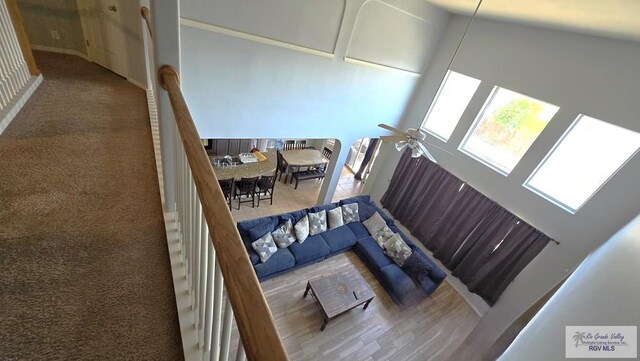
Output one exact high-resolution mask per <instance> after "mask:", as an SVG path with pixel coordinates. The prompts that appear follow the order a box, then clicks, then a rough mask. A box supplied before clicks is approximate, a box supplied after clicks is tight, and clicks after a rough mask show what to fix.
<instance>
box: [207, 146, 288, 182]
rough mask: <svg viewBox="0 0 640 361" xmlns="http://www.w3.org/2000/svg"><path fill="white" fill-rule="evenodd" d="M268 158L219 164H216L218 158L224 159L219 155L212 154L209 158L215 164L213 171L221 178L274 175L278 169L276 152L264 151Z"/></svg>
mask: <svg viewBox="0 0 640 361" xmlns="http://www.w3.org/2000/svg"><path fill="white" fill-rule="evenodd" d="M262 154H263V155H264V156H265V157H266V158H267V160H265V161H262V162H254V163H242V164H235V165H227V166H219V165H216V164H217V163H218V162H217V160H219V159H222V157H219V156H210V157H209V159H210V161H211V164H212V165H213V172H214V173H215V174H216V177H217V178H218V179H219V180H224V179H231V178H233V179H235V180H240V179H241V178H253V177H259V176H261V175H273V174H274V173H275V171H276V153H275V152H263V153H262Z"/></svg>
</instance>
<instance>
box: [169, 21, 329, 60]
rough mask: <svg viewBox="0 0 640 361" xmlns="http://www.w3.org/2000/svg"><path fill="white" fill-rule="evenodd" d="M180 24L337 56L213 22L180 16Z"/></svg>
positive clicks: (308, 51)
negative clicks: (208, 22) (213, 23)
mask: <svg viewBox="0 0 640 361" xmlns="http://www.w3.org/2000/svg"><path fill="white" fill-rule="evenodd" d="M180 25H184V26H188V27H191V28H195V29H200V30H205V31H210V32H214V33H218V34H223V35H228V36H233V37H235V38H239V39H244V40H250V41H255V42H257V43H262V44H267V45H272V46H277V47H280V48H285V49H289V50H295V51H299V52H301V53H307V54H311V55H317V56H321V57H324V58H330V59H333V58H334V57H335V55H334V54H333V53H328V52H326V51H321V50H317V49H312V48H308V47H306V46H301V45H296V44H291V43H287V42H285V41H280V40H275V39H270V38H265V37H262V36H258V35H253V34H249V33H245V32H242V31H237V30H231V29H227V28H223V27H221V26H217V25H211V24H207V23H203V22H200V21H196V20H192V19H187V18H180ZM338 33H339V31H338Z"/></svg>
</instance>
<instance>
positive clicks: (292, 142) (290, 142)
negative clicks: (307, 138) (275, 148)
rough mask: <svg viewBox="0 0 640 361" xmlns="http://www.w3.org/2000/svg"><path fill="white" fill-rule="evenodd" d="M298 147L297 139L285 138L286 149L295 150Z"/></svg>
mask: <svg viewBox="0 0 640 361" xmlns="http://www.w3.org/2000/svg"><path fill="white" fill-rule="evenodd" d="M295 147H296V141H295V140H285V141H284V147H283V149H284V150H293V149H295Z"/></svg>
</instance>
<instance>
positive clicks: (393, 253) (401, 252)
mask: <svg viewBox="0 0 640 361" xmlns="http://www.w3.org/2000/svg"><path fill="white" fill-rule="evenodd" d="M384 249H385V251H384V254H386V255H387V256H389V258H391V259H392V260H393V262H395V263H396V264H397V265H398V266H400V267H402V265H403V264H404V261H406V260H407V258H409V257H410V256H411V253H412V252H411V248H409V246H407V244H406V243H405V242H404V240H403V239H402V237H401V236H400V234H399V233H396V234H394V235H393V237H391V238H389V239H388V240H387V241H386V242H384Z"/></svg>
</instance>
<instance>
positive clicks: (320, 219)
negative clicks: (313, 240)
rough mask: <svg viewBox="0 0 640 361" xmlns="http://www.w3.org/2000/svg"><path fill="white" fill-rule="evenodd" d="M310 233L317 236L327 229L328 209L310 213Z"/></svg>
mask: <svg viewBox="0 0 640 361" xmlns="http://www.w3.org/2000/svg"><path fill="white" fill-rule="evenodd" d="M308 216H309V235H310V236H315V235H316V234H320V233H322V232H325V231H326V230H327V211H321V212H317V213H309V214H308Z"/></svg>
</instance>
